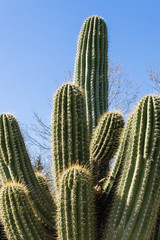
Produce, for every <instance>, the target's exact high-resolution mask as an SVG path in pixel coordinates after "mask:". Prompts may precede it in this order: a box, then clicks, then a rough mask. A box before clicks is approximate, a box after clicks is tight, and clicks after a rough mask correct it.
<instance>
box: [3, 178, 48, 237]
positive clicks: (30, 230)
mask: <svg viewBox="0 0 160 240" xmlns="http://www.w3.org/2000/svg"><path fill="white" fill-rule="evenodd" d="M0 205H1V216H2V219H3V225H4V227H5V231H6V234H7V238H8V239H9V240H13V239H16V240H17V239H24V240H28V239H30V240H31V239H32V240H36V239H37V240H40V239H41V240H47V237H45V236H44V233H43V231H42V230H41V228H42V226H41V225H40V224H39V222H38V221H37V217H36V216H35V214H36V213H35V211H34V207H33V206H32V202H31V201H30V199H29V194H28V190H27V189H26V188H25V187H24V186H23V185H22V184H19V183H14V182H8V183H6V184H5V185H4V186H3V187H2V189H1V192H0Z"/></svg>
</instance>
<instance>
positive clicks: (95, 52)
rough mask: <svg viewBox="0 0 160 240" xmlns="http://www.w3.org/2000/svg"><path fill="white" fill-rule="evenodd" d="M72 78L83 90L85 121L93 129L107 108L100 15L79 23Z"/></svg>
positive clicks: (105, 41) (105, 51) (103, 30)
mask: <svg viewBox="0 0 160 240" xmlns="http://www.w3.org/2000/svg"><path fill="white" fill-rule="evenodd" d="M73 81H74V84H75V85H77V86H80V87H82V88H83V89H84V91H85V97H86V111H87V120H88V124H89V127H90V131H91V132H92V130H93V129H94V128H95V127H96V125H97V121H98V119H99V117H100V116H101V115H102V114H103V113H104V112H105V111H107V109H108V39H107V27H106V24H105V21H104V20H103V18H101V17H98V16H91V17H89V18H87V19H86V21H85V22H84V24H83V26H82V29H81V32H80V35H79V40H78V47H77V55H76V60H75V70H74V77H73Z"/></svg>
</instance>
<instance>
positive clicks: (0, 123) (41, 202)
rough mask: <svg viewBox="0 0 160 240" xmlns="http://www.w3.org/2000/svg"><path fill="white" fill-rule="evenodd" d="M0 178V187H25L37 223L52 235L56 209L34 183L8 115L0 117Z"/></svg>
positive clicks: (25, 154)
mask: <svg viewBox="0 0 160 240" xmlns="http://www.w3.org/2000/svg"><path fill="white" fill-rule="evenodd" d="M0 174H1V178H2V181H3V183H6V182H7V181H20V182H21V183H23V184H24V185H25V186H27V187H28V189H29V190H30V191H29V193H30V197H31V199H32V201H33V203H34V204H35V207H36V210H37V215H38V216H39V221H41V222H42V225H45V226H46V231H47V232H50V233H51V235H52V234H53V232H55V220H54V217H53V216H54V215H55V208H54V206H55V205H54V203H53V200H51V199H50V198H48V195H46V194H44V193H43V190H42V189H41V187H40V185H39V183H38V181H37V178H36V176H35V173H34V171H33V168H32V166H31V162H30V158H29V155H28V153H27V150H26V147H25V144H24V140H23V137H22V134H21V132H20V129H19V126H18V123H17V121H16V119H15V117H14V116H13V115H11V114H1V115H0Z"/></svg>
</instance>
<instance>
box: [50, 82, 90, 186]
mask: <svg viewBox="0 0 160 240" xmlns="http://www.w3.org/2000/svg"><path fill="white" fill-rule="evenodd" d="M88 141H89V140H88V128H87V121H86V111H85V101H84V98H83V95H82V93H81V91H80V90H79V89H78V88H77V87H75V86H74V85H72V84H69V83H68V84H65V85H63V86H62V87H61V88H60V89H59V90H58V91H57V93H56V96H55V98H54V107H53V117H52V145H53V166H54V172H55V181H56V183H57V184H58V181H59V176H60V175H61V173H62V172H63V171H64V170H65V169H67V168H68V167H69V166H70V165H72V164H81V165H83V166H84V165H86V164H87V162H89V147H88V146H89V142H88Z"/></svg>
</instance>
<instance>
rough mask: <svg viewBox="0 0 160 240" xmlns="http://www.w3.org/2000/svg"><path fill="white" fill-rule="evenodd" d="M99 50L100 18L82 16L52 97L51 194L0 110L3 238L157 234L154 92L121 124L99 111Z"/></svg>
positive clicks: (102, 58)
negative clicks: (73, 53)
mask: <svg viewBox="0 0 160 240" xmlns="http://www.w3.org/2000/svg"><path fill="white" fill-rule="evenodd" d="M107 49H108V41H107V28H106V24H105V22H104V20H103V19H102V18H100V17H98V16H92V17H89V18H88V19H87V20H86V21H85V22H84V24H83V26H82V29H81V32H80V37H79V41H78V50H77V57H76V62H75V71H74V80H73V83H72V84H71V83H67V84H64V85H63V86H62V87H61V88H59V89H58V91H57V93H56V95H55V97H54V107H53V114H52V152H53V169H54V170H53V175H54V180H55V185H56V188H55V191H54V194H53V196H52V194H51V192H50V190H49V187H48V185H47V180H46V179H45V177H44V176H43V175H42V174H40V173H35V172H34V170H33V168H32V165H31V162H30V158H29V155H28V153H27V150H26V147H25V144H24V140H23V137H22V134H21V132H20V128H19V126H18V123H17V121H16V119H15V117H14V116H13V115H10V114H1V115H0V175H1V178H2V182H3V186H2V189H1V191H0V206H1V209H0V212H1V215H0V218H1V221H2V223H3V224H4V227H5V232H6V234H7V237H8V239H13V240H19V239H21V240H25V239H27V240H28V239H32V240H36V239H40V240H43V239H48V240H52V239H53V240H54V239H58V240H94V239H95V240H110V239H112V240H132V239H133V240H134V239H136V240H141V239H144V240H151V239H154V240H157V238H159V214H158V211H159V209H160V181H159V173H160V97H158V96H154V95H151V96H146V97H144V98H143V99H142V100H141V101H140V102H139V104H138V106H137V107H136V109H135V110H134V111H133V112H132V113H131V115H130V117H129V120H128V121H127V124H126V126H125V128H124V130H123V126H124V120H123V117H122V115H121V114H119V113H118V112H106V111H107V110H108V76H107V70H108V69H107V68H108V58H107ZM122 130H123V131H122ZM122 132H123V133H122ZM111 160H113V163H112V165H110V162H111ZM109 165H110V166H109ZM53 199H54V200H53ZM55 209H56V210H55ZM55 214H56V220H55Z"/></svg>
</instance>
